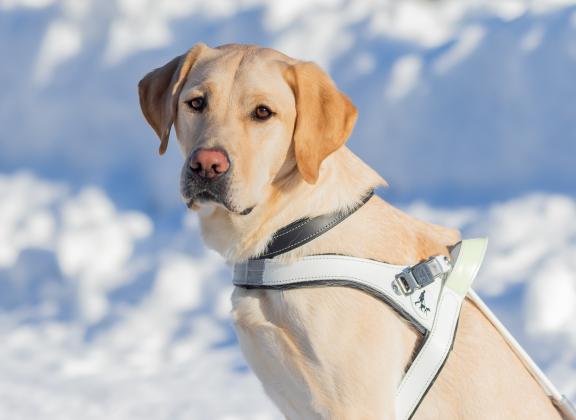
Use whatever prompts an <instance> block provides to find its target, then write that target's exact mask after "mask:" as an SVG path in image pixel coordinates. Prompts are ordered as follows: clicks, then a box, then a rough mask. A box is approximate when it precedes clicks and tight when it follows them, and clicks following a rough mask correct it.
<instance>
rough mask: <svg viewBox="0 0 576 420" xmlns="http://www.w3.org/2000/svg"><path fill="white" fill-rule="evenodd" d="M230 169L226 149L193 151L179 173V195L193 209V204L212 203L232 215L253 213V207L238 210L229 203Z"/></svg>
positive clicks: (199, 149)
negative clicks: (222, 207)
mask: <svg viewBox="0 0 576 420" xmlns="http://www.w3.org/2000/svg"><path fill="white" fill-rule="evenodd" d="M231 166H232V165H231V162H230V159H229V157H228V154H227V153H226V152H225V151H224V150H223V149H219V148H212V149H205V148H198V149H196V150H194V151H193V152H192V153H191V154H190V156H189V157H188V159H186V162H185V163H184V166H183V167H182V172H181V174H180V193H181V195H182V198H183V199H184V201H185V202H186V205H187V206H188V207H189V208H191V207H192V206H193V205H194V204H200V203H206V202H213V203H218V204H221V205H222V206H224V207H225V208H226V209H227V210H228V211H230V212H232V213H236V214H240V215H246V214H248V213H250V212H251V211H252V207H249V208H246V209H237V208H236V207H235V206H234V205H233V204H232V202H231V200H230V197H229V195H230V194H229V191H230V181H231V172H232V171H231Z"/></svg>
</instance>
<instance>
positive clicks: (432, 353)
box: [396, 239, 487, 420]
mask: <svg viewBox="0 0 576 420" xmlns="http://www.w3.org/2000/svg"><path fill="white" fill-rule="evenodd" d="M486 245H487V241H486V240H485V239H470V240H465V241H462V242H461V243H460V246H459V249H455V250H454V252H453V254H454V253H458V255H457V258H454V259H455V260H456V263H455V265H454V268H453V269H452V271H451V272H450V274H449V275H448V278H447V279H446V281H445V283H444V287H443V288H442V291H441V292H440V298H439V301H438V306H437V308H436V316H435V317H434V323H433V325H432V329H431V330H430V333H429V334H428V336H427V337H426V341H425V342H424V345H423V346H422V348H421V349H420V351H419V352H418V355H417V356H416V358H415V359H414V361H413V362H412V364H411V365H410V368H409V369H408V371H407V372H406V374H405V375H404V377H403V378H402V381H401V382H400V385H399V387H398V389H397V392H396V416H397V418H398V419H400V420H405V419H409V418H411V417H412V415H413V413H414V411H415V410H416V408H418V405H419V404H420V402H421V401H422V399H423V398H424V396H425V395H426V392H428V390H429V389H430V386H431V385H432V383H433V382H434V380H435V379H436V377H437V376H438V373H439V372H440V370H441V369H442V367H443V366H444V363H445V362H446V359H447V358H448V353H449V352H450V350H451V349H452V345H453V342H454V336H455V333H456V325H457V323H458V318H459V316H460V308H461V307H462V301H463V300H464V297H465V296H466V293H467V292H468V290H469V289H470V286H471V285H472V282H473V281H474V278H475V277H476V274H477V273H478V270H479V268H480V265H481V264H482V261H483V259H484V254H485V252H486Z"/></svg>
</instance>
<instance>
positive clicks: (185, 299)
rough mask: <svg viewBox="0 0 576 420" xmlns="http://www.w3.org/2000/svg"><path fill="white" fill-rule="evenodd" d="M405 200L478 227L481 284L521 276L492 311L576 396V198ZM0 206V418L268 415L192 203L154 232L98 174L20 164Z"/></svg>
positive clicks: (494, 288) (493, 286)
mask: <svg viewBox="0 0 576 420" xmlns="http://www.w3.org/2000/svg"><path fill="white" fill-rule="evenodd" d="M407 210H408V211H409V212H410V213H412V214H415V215H416V216H418V217H421V218H423V219H425V220H428V221H431V222H436V223H440V224H444V225H450V226H453V227H456V228H460V229H462V230H463V232H464V237H472V236H486V235H487V236H488V237H489V238H490V246H489V254H488V257H487V261H486V264H485V265H484V267H483V269H482V272H481V275H480V277H479V278H478V281H477V283H476V287H477V289H478V290H479V291H480V292H481V293H482V294H483V295H484V296H486V297H488V298H490V297H491V296H492V297H493V298H496V297H505V296H506V294H507V293H510V292H511V291H514V290H515V289H517V288H521V290H523V294H522V295H523V296H524V297H523V298H521V299H520V300H518V299H516V300H513V301H512V304H511V309H510V313H509V314H504V315H505V317H504V320H505V321H507V323H509V325H510V326H511V328H512V331H513V333H514V334H515V335H517V336H518V337H519V338H520V339H521V340H523V341H525V340H527V338H526V337H529V343H528V344H530V346H529V349H530V350H532V351H533V350H534V348H536V349H539V350H538V351H536V356H537V357H538V359H539V360H540V361H541V362H542V361H543V362H544V363H545V366H547V370H548V371H549V372H550V373H551V375H552V377H553V379H554V380H555V381H556V382H557V383H558V385H559V386H561V389H562V390H563V391H564V392H565V393H567V394H568V395H571V396H574V395H575V392H576V382H575V381H574V377H575V376H574V373H575V372H576V368H575V366H576V356H575V354H576V351H575V350H576V327H575V325H574V323H573V322H571V320H572V319H574V317H575V316H576V312H575V308H576V276H575V275H574V273H575V272H576V263H575V261H576V200H574V199H572V198H569V197H566V196H561V195H551V194H533V195H527V196H524V197H520V198H517V199H514V200H510V201H507V202H502V203H497V204H494V205H491V206H489V207H478V208H477V207H474V208H456V209H449V208H444V209H442V208H435V207H431V206H429V205H427V204H425V203H415V204H413V205H411V206H409V207H408V208H407ZM0 218H1V220H2V221H3V223H2V224H1V230H0V244H1V248H0V249H2V254H1V255H2V260H1V266H0V313H1V314H2V317H1V318H0V342H2V343H3V345H2V349H1V350H0V418H11V419H36V418H45V419H51V418H58V419H66V418H70V419H77V418H86V419H101V418H111V419H122V420H130V419H136V418H138V419H179V418H182V419H185V418H213V419H275V418H280V417H279V415H278V413H277V411H276V409H275V408H274V407H272V405H271V404H270V402H269V401H268V400H267V399H266V397H265V396H264V394H263V392H262V390H261V389H260V386H259V384H258V383H257V381H256V379H255V378H254V377H253V376H252V375H251V374H250V373H248V371H247V369H246V366H245V364H244V361H243V359H242V356H241V355H240V352H239V349H238V347H237V345H236V341H235V338H234V335H233V332H232V330H231V327H230V320H229V311H230V303H229V296H230V293H231V290H232V287H231V285H230V279H229V272H228V270H227V268H226V267H225V265H224V263H223V261H222V259H221V258H220V257H219V256H217V255H216V254H214V253H213V252H204V253H202V254H200V255H192V254H193V252H191V251H190V250H189V249H188V248H187V247H186V245H185V244H186V243H187V242H197V241H200V238H199V236H198V227H197V223H196V222H195V221H194V220H195V216H193V215H190V214H187V215H183V218H182V223H181V227H180V228H179V230H178V231H177V232H174V234H173V235H174V238H172V239H171V240H170V241H168V242H165V241H164V242H163V240H162V238H161V236H162V232H157V231H156V230H155V229H154V228H153V223H152V221H151V220H150V219H149V218H148V217H147V216H145V215H143V214H142V213H137V212H130V211H124V210H119V209H117V208H116V207H115V206H114V204H113V203H112V202H111V200H110V198H109V197H107V195H106V194H105V193H104V192H102V191H101V190H99V189H94V188H84V189H82V190H80V191H79V192H71V191H70V188H69V187H67V186H66V185H62V184H60V183H54V182H49V181H46V180H42V179H39V178H36V177H35V176H33V175H30V174H27V173H18V174H15V175H2V176H0ZM156 242H160V243H159V244H156ZM522 300H523V302H522ZM522 308H529V310H526V311H525V312H523V311H522ZM495 309H496V310H497V309H498V308H495ZM497 312H498V310H497ZM526 333H527V334H528V336H526ZM550 340H553V341H554V342H559V343H560V342H561V343H562V345H561V346H550V345H547V346H542V345H541V344H542V343H544V342H546V343H549V341H550ZM525 342H526V341H525ZM223 396H224V397H223Z"/></svg>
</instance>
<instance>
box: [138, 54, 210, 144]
mask: <svg viewBox="0 0 576 420" xmlns="http://www.w3.org/2000/svg"><path fill="white" fill-rule="evenodd" d="M206 48H208V47H207V46H206V45H205V44H202V43H199V44H196V45H195V46H194V47H192V48H191V49H190V50H188V52H187V53H186V54H184V55H180V56H178V57H176V58H174V59H173V60H172V61H170V62H169V63H168V64H165V65H164V66H162V67H159V68H157V69H155V70H152V71H151V72H150V73H148V74H147V75H146V76H144V78H143V79H142V80H140V82H139V83H138V95H139V96H140V108H142V113H143V114H144V117H145V118H146V121H148V124H150V126H151V127H152V128H153V129H154V131H155V132H156V134H157V135H158V137H159V138H160V154H161V155H163V154H164V152H165V151H166V148H167V147H168V139H169V137H170V129H171V127H172V123H173V122H174V117H175V116H176V109H177V107H178V96H179V95H180V91H181V90H182V86H183V85H184V81H185V80H186V76H188V72H189V71H190V69H191V68H192V66H193V65H194V63H195V62H196V60H197V59H198V57H199V56H200V53H201V52H202V51H203V50H205V49H206Z"/></svg>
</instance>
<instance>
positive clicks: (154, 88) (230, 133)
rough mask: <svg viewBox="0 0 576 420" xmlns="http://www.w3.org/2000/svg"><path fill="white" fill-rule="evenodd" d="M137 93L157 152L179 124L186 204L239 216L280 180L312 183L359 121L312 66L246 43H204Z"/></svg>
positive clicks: (151, 76) (149, 79) (159, 72)
mask: <svg viewBox="0 0 576 420" xmlns="http://www.w3.org/2000/svg"><path fill="white" fill-rule="evenodd" d="M138 88H139V95H140V105H141V107H142V112H143V113H144V116H145V117H146V120H147V121H148V123H149V124H150V125H151V126H152V128H153V129H154V131H155V132H156V134H157V135H158V137H159V138H160V141H161V144H160V154H163V153H164V152H165V151H166V148H167V146H168V138H169V135H170V129H171V127H172V125H174V126H175V129H176V136H177V138H178V142H179V144H180V148H181V150H182V152H183V154H184V156H185V163H184V167H183V169H182V176H181V193H182V196H183V198H184V200H185V201H186V203H187V204H188V206H189V207H191V208H195V209H197V208H199V207H201V206H203V205H218V206H221V207H223V208H225V209H226V210H227V211H229V212H231V213H234V214H238V215H245V214H248V213H250V212H251V211H252V209H253V208H254V207H255V206H258V205H259V204H260V203H262V202H263V200H265V199H266V197H267V196H268V194H269V192H270V191H269V188H270V186H271V185H273V184H274V183H275V182H279V181H281V180H283V179H287V178H290V177H297V178H298V182H307V183H310V184H313V183H315V182H316V181H317V180H318V177H319V173H320V167H321V164H322V161H323V160H324V159H325V158H326V157H327V156H328V155H330V154H331V153H332V152H334V151H335V150H337V149H338V148H340V147H341V146H342V145H343V144H344V143H345V141H346V139H347V138H348V136H349V135H350V133H351V131H352V128H353V126H354V123H355V121H356V115H357V113H356V109H355V107H354V106H353V105H352V103H351V102H350V100H349V99H348V98H347V97H346V96H345V95H344V94H342V93H341V92H340V91H338V89H337V88H336V87H335V85H334V83H333V82H332V80H331V79H330V78H329V76H328V75H327V74H326V73H324V72H323V71H322V70H321V69H320V68H319V67H318V66H316V65H315V64H313V63H309V62H300V61H297V60H293V59H291V58H289V57H287V56H285V55H283V54H281V53H278V52H276V51H274V50H271V49H265V48H259V47H256V46H248V45H225V46H222V47H218V48H214V49H213V48H209V47H207V46H206V45H204V44H198V45H196V46H194V47H193V48H192V49H190V50H189V51H188V52H187V53H186V54H184V55H182V56H180V57H176V58H175V59H173V60H172V61H170V62H169V63H168V64H166V65H164V66H163V67H160V68H158V69H156V70H153V71H152V72H150V73H149V74H147V75H146V76H145V77H144V78H143V79H142V80H141V81H140V83H139V85H138Z"/></svg>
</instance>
